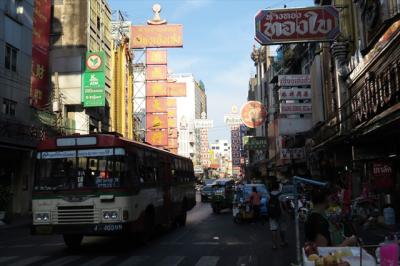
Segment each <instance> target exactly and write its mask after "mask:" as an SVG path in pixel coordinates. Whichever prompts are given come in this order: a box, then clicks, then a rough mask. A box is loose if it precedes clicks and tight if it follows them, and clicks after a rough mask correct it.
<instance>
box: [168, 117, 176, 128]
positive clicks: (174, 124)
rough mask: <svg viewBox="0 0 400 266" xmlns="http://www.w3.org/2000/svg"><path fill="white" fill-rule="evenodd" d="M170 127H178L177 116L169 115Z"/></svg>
mask: <svg viewBox="0 0 400 266" xmlns="http://www.w3.org/2000/svg"><path fill="white" fill-rule="evenodd" d="M168 128H176V118H175V117H173V118H169V117H168Z"/></svg>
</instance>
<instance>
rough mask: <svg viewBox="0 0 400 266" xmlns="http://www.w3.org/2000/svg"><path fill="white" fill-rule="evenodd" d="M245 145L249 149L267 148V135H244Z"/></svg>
mask: <svg viewBox="0 0 400 266" xmlns="http://www.w3.org/2000/svg"><path fill="white" fill-rule="evenodd" d="M243 145H244V148H245V149H247V150H265V149H267V139H266V138H265V137H253V136H244V137H243Z"/></svg>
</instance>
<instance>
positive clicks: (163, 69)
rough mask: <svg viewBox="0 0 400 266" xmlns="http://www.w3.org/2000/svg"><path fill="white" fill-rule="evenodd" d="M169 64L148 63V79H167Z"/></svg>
mask: <svg viewBox="0 0 400 266" xmlns="http://www.w3.org/2000/svg"><path fill="white" fill-rule="evenodd" d="M166 79H167V66H166V65H148V66H146V80H150V81H154V80H166Z"/></svg>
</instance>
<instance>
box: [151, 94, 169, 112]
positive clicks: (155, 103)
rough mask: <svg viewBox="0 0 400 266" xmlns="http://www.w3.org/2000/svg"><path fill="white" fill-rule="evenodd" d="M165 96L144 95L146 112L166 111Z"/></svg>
mask: <svg viewBox="0 0 400 266" xmlns="http://www.w3.org/2000/svg"><path fill="white" fill-rule="evenodd" d="M167 111H168V108H167V98H165V97H146V112H148V113H166V112H167Z"/></svg>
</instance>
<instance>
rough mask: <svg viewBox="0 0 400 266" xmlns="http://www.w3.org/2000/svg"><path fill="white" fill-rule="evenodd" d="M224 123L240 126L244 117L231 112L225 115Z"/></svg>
mask: <svg viewBox="0 0 400 266" xmlns="http://www.w3.org/2000/svg"><path fill="white" fill-rule="evenodd" d="M224 123H225V124H227V125H228V126H239V125H241V124H243V123H242V118H241V117H240V116H239V115H237V114H229V115H225V116H224Z"/></svg>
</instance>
